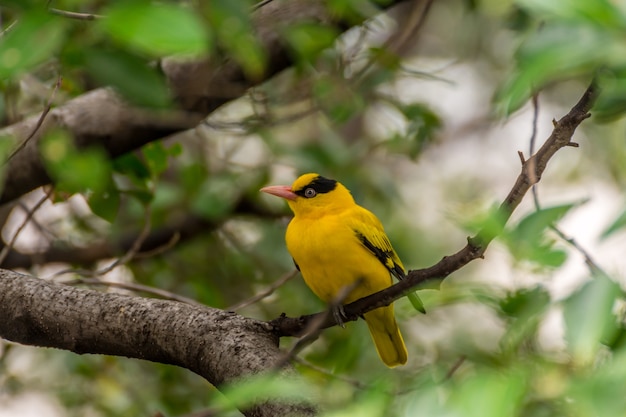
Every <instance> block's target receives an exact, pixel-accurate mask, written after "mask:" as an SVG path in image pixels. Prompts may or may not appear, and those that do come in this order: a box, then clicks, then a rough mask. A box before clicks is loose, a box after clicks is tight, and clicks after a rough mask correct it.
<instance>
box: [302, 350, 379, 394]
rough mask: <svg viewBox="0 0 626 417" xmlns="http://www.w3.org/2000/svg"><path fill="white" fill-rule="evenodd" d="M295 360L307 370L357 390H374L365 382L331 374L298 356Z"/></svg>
mask: <svg viewBox="0 0 626 417" xmlns="http://www.w3.org/2000/svg"><path fill="white" fill-rule="evenodd" d="M293 360H294V361H295V362H297V363H299V364H300V365H302V366H306V367H307V368H309V369H312V370H314V371H316V372H318V373H320V374H322V375H326V376H328V377H330V378H333V379H337V380H339V381H343V382H346V383H348V384H350V385H352V386H354V387H355V388H357V389H362V390H365V389H370V388H372V386H371V385H369V384H365V383H363V382H361V381H359V380H357V379H353V378H348V377H347V376H344V375H337V374H334V373H332V372H330V371H329V370H327V369H325V368H322V367H321V366H317V365H315V364H314V363H311V362H309V361H307V360H306V359H302V358H300V357H297V356H296V357H295V358H293Z"/></svg>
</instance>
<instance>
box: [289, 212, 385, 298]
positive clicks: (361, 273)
mask: <svg viewBox="0 0 626 417" xmlns="http://www.w3.org/2000/svg"><path fill="white" fill-rule="evenodd" d="M355 207H356V206H355ZM351 215H354V213H351V212H350V210H346V211H343V212H340V213H332V214H326V215H323V216H315V217H313V216H311V217H308V216H307V217H306V218H301V217H298V216H296V217H294V218H293V219H292V221H291V222H290V223H289V227H288V228H287V234H286V241H287V249H288V250H289V252H290V253H291V256H292V257H293V258H294V261H295V262H296V264H297V265H298V267H299V268H300V272H301V273H302V277H303V278H304V281H305V282H306V284H307V285H308V286H309V288H311V290H312V291H313V292H314V293H315V294H316V295H317V296H318V297H319V298H321V299H322V300H324V301H326V302H331V301H334V300H335V298H336V297H337V296H338V294H340V293H342V290H343V289H344V288H351V287H353V286H354V288H352V289H351V291H350V292H349V294H347V296H346V298H345V299H343V300H342V302H343V303H349V302H352V301H354V300H357V299H359V298H361V297H364V296H367V295H369V294H372V293H374V292H377V291H380V290H382V289H384V288H387V287H389V286H390V285H391V283H392V282H391V275H390V273H389V270H387V268H385V266H384V265H383V264H382V263H381V262H380V261H379V260H378V259H377V258H376V257H375V256H374V255H373V254H372V253H371V252H370V251H369V250H368V249H367V248H366V247H365V246H363V244H362V243H361V241H360V240H359V238H358V236H357V234H356V232H355V231H354V230H353V229H352V228H351V227H350V222H349V218H350V216H351ZM357 281H358V283H357V284H356V285H355V282H357Z"/></svg>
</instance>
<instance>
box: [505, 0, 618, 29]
mask: <svg viewBox="0 0 626 417" xmlns="http://www.w3.org/2000/svg"><path fill="white" fill-rule="evenodd" d="M516 4H517V5H519V6H520V7H522V8H524V9H526V10H527V11H528V12H530V13H533V14H536V15H538V17H539V18H541V19H558V20H565V21H572V22H576V23H582V24H597V25H599V26H602V27H605V28H608V27H612V28H616V29H620V28H622V29H623V28H624V26H626V18H625V16H624V13H623V12H622V11H621V10H620V9H619V8H617V7H615V5H614V4H613V3H612V2H610V1H609V0H593V1H589V0H550V1H545V0H517V1H516Z"/></svg>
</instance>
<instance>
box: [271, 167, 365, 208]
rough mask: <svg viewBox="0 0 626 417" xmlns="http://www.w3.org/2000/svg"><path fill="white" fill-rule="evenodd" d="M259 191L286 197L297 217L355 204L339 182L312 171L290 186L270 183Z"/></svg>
mask: <svg viewBox="0 0 626 417" xmlns="http://www.w3.org/2000/svg"><path fill="white" fill-rule="evenodd" d="M261 191H263V192H264V193H268V194H272V195H275V196H278V197H282V198H284V199H286V200H287V204H289V207H290V208H291V211H293V214H294V215H295V216H298V217H321V216H324V215H326V214H329V213H337V212H340V211H343V210H345V209H347V208H350V207H351V206H352V205H354V204H355V203H354V199H353V198H352V195H351V194H350V191H348V189H347V188H346V187H344V186H343V185H342V184H341V183H339V182H337V181H335V180H331V179H328V178H325V177H322V176H321V175H319V174H314V173H310V174H304V175H302V176H300V177H299V178H298V179H297V180H295V181H294V183H293V184H292V185H291V186H288V185H272V186H269V187H264V188H261Z"/></svg>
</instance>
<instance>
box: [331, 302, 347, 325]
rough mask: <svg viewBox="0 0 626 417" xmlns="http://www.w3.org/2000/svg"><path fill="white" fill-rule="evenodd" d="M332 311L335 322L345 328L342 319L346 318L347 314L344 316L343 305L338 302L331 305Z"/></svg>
mask: <svg viewBox="0 0 626 417" xmlns="http://www.w3.org/2000/svg"><path fill="white" fill-rule="evenodd" d="M332 312H333V318H334V319H335V322H336V323H337V324H338V325H339V326H341V328H342V329H345V328H346V325H345V324H344V322H343V319H346V318H348V316H346V311H345V310H344V309H343V305H341V304H339V305H336V306H333V307H332Z"/></svg>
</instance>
